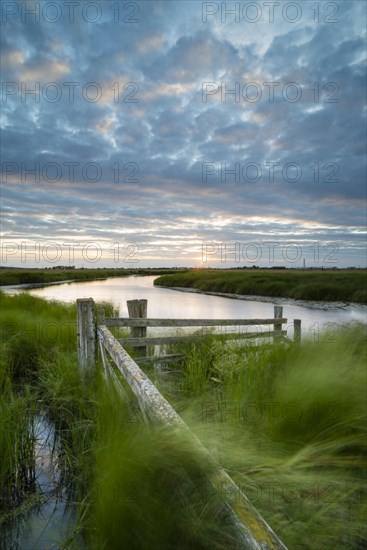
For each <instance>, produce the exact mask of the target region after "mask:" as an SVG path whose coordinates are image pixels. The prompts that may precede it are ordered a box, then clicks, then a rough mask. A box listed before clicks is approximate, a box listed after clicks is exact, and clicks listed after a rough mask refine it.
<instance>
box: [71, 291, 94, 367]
mask: <svg viewBox="0 0 367 550" xmlns="http://www.w3.org/2000/svg"><path fill="white" fill-rule="evenodd" d="M76 304H77V330H78V333H77V334H78V363H79V367H80V369H81V370H82V371H84V370H85V369H87V368H88V367H92V366H94V365H95V362H96V324H95V320H94V302H93V299H92V298H79V299H78V300H77V301H76Z"/></svg>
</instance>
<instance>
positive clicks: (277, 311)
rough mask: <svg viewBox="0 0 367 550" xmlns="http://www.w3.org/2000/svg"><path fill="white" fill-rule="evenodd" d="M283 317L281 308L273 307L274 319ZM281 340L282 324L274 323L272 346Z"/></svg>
mask: <svg viewBox="0 0 367 550" xmlns="http://www.w3.org/2000/svg"><path fill="white" fill-rule="evenodd" d="M282 317H283V307H282V306H274V319H281V318H282ZM281 338H282V323H274V344H275V343H279V342H280V341H281Z"/></svg>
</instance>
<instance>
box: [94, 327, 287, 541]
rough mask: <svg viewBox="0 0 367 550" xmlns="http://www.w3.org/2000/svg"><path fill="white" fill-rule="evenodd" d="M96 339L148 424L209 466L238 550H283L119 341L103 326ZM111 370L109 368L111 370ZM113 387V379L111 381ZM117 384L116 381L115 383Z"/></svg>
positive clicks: (230, 480) (258, 515) (211, 479)
mask: <svg viewBox="0 0 367 550" xmlns="http://www.w3.org/2000/svg"><path fill="white" fill-rule="evenodd" d="M97 333H98V338H99V339H100V341H101V342H102V345H103V346H104V348H105V349H106V350H107V351H108V353H109V354H110V356H111V358H112V359H113V361H114V364H115V365H116V367H117V369H118V371H119V372H120V373H121V374H122V376H123V377H124V378H125V380H126V381H127V383H128V384H129V386H130V387H131V389H132V391H133V392H134V394H135V396H136V398H137V400H138V403H139V405H140V408H141V411H142V413H143V416H144V418H145V420H146V421H147V422H149V421H153V422H159V423H161V424H164V425H165V426H167V427H169V428H171V429H174V430H175V431H176V434H177V435H178V436H179V435H180V434H181V435H182V434H185V435H188V436H189V438H190V439H191V440H192V442H193V444H194V446H195V448H196V450H197V452H198V453H199V454H200V456H201V457H202V460H203V464H207V465H208V466H209V468H208V472H210V473H209V474H208V476H209V477H208V481H209V482H210V484H211V486H212V487H213V488H214V490H216V491H218V493H219V494H220V495H221V499H222V504H223V507H224V508H225V510H226V513H227V517H228V519H229V520H230V522H231V523H232V524H233V526H234V527H235V529H236V532H237V535H238V549H240V548H241V549H244V550H262V549H268V550H286V547H285V546H284V544H283V543H282V542H281V541H280V539H279V538H278V537H277V535H276V534H275V533H274V531H273V530H272V529H271V528H270V526H269V525H268V524H267V523H266V521H265V520H264V519H263V518H262V516H261V515H260V514H259V512H258V511H257V510H256V508H255V507H254V506H253V505H252V504H251V502H250V501H249V499H248V498H247V497H246V496H245V494H244V493H243V492H242V491H241V489H240V488H239V487H238V486H237V485H236V484H235V482H234V481H233V480H232V478H231V477H229V475H228V474H227V473H226V472H225V471H224V470H223V468H221V467H220V466H219V464H217V462H216V461H215V460H214V458H213V457H212V455H211V454H210V453H209V451H208V450H207V449H206V448H205V447H204V446H203V445H202V443H201V442H200V440H199V439H198V438H197V437H196V436H195V435H194V434H193V433H192V432H191V430H190V429H189V427H188V426H187V424H186V423H185V422H184V421H183V420H182V419H181V417H180V416H179V415H178V414H177V413H176V411H175V410H174V409H173V407H172V406H171V405H170V404H169V403H168V401H167V400H166V399H165V398H164V397H163V396H162V395H161V394H160V392H159V391H158V390H157V388H156V387H155V386H154V384H153V383H152V382H151V381H150V379H149V378H148V377H147V376H146V374H145V373H144V372H143V371H142V370H141V369H140V367H139V366H138V365H137V364H136V363H135V361H134V360H133V359H132V358H131V357H130V356H129V355H128V354H127V352H126V351H125V350H124V349H123V347H122V346H121V344H120V343H119V342H118V340H117V339H116V338H115V337H114V336H113V334H111V332H110V331H109V330H108V328H107V327H106V326H103V325H102V326H99V327H98V329H97ZM110 368H111V367H110ZM114 381H115V383H116V378H115V379H114ZM117 384H118V381H117Z"/></svg>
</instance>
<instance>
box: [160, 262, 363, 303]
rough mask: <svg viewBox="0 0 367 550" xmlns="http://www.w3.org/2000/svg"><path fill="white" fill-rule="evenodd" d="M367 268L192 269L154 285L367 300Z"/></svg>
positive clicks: (312, 297)
mask: <svg viewBox="0 0 367 550" xmlns="http://www.w3.org/2000/svg"><path fill="white" fill-rule="evenodd" d="M366 275H367V272H366V270H365V269H355V270H347V269H341V270H337V271H331V270H325V271H323V270H315V271H304V270H297V269H292V270H278V271H277V270H271V269H256V270H222V269H215V270H205V269H199V270H193V271H190V272H188V273H181V274H173V275H163V276H161V277H158V278H157V279H155V281H154V284H155V285H161V286H167V287H186V288H196V289H198V290H202V291H212V292H224V293H230V294H247V295H252V296H281V297H285V298H293V299H296V300H322V301H330V300H331V301H332V300H334V301H335V300H337V301H338V300H342V301H348V302H358V303H367V290H366Z"/></svg>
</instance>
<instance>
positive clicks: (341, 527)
mask: <svg viewBox="0 0 367 550" xmlns="http://www.w3.org/2000/svg"><path fill="white" fill-rule="evenodd" d="M365 342H366V331H365V328H362V327H359V326H355V327H353V328H352V329H351V330H346V331H345V332H344V333H341V334H340V338H339V340H338V342H336V343H333V344H323V345H320V344H314V343H311V342H305V343H304V344H302V346H293V347H290V348H289V349H288V350H287V349H284V348H281V347H274V348H273V349H272V350H271V351H268V350H265V349H264V350H263V351H262V350H261V349H260V350H257V351H251V348H250V347H247V348H246V347H243V346H242V345H241V346H239V345H238V346H236V345H233V343H231V344H223V343H218V342H214V345H212V346H211V351H210V353H202V354H201V356H200V357H201V361H200V360H199V359H198V357H199V355H198V354H194V355H192V353H191V352H192V350H188V356H187V361H186V365H185V366H184V367H183V369H182V374H181V376H180V378H179V384H180V387H181V393H180V400H179V401H178V406H179V409H180V414H181V415H182V416H183V417H184V419H186V421H187V422H188V424H189V425H190V426H191V427H192V429H193V430H194V431H195V432H196V433H197V435H198V436H199V438H200V439H201V440H202V441H203V442H204V444H205V445H206V446H207V447H208V448H209V449H211V451H212V453H214V455H215V456H216V457H217V459H218V462H220V463H221V464H222V465H223V466H224V467H225V468H227V469H228V471H229V473H230V475H231V476H232V477H233V478H234V479H235V481H237V483H238V485H239V486H240V488H241V489H243V492H244V493H245V494H247V495H248V496H249V498H250V500H252V501H253V503H254V505H255V506H256V507H257V508H258V509H259V511H260V512H261V513H262V514H263V515H264V517H265V519H266V520H267V521H268V522H269V524H270V525H271V526H272V528H273V529H274V530H275V531H276V533H277V534H278V535H279V536H280V538H281V539H282V540H283V542H284V543H285V544H286V545H287V546H288V547H289V548H292V549H293V548H297V549H298V548H299V549H306V548H307V549H308V548H312V549H314V548H315V549H320V550H321V549H324V548H340V549H344V548H346V549H350V550H352V549H354V548H363V547H364V545H365V544H366V543H367V533H366V528H365V525H364V521H363V517H364V514H365V511H366V494H367V491H366V489H367V488H366V463H365V451H366V426H367V422H366V420H367V419H366V405H367V402H366V371H365V365H366V343H365ZM163 391H164V389H163ZM167 395H168V396H169V397H170V398H172V396H173V394H172V392H171V391H170V388H169V390H168V394H167ZM190 395H196V399H195V400H194V399H192V398H190Z"/></svg>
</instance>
